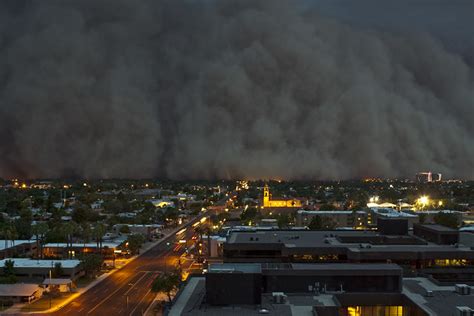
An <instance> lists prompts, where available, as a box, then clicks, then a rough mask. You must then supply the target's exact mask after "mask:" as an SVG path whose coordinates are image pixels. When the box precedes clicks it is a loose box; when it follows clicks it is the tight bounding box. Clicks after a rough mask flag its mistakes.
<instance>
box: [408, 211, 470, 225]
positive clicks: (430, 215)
mask: <svg viewBox="0 0 474 316" xmlns="http://www.w3.org/2000/svg"><path fill="white" fill-rule="evenodd" d="M439 213H444V214H450V215H451V216H454V217H455V218H456V222H457V224H458V225H461V223H462V219H463V212H459V211H451V210H426V211H417V212H415V214H417V215H418V216H420V215H421V216H423V217H424V222H423V223H425V224H434V223H435V217H436V215H438V214H439Z"/></svg>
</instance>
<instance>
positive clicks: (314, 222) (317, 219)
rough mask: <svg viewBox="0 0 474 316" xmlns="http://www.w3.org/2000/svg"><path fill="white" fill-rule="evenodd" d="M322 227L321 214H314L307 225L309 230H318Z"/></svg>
mask: <svg viewBox="0 0 474 316" xmlns="http://www.w3.org/2000/svg"><path fill="white" fill-rule="evenodd" d="M322 227H323V221H322V219H321V216H319V215H315V216H313V218H312V219H311V222H310V223H309V225H308V228H309V229H311V230H319V229H321V228H322Z"/></svg>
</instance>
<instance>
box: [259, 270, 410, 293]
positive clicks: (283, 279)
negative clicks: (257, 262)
mask: <svg viewBox="0 0 474 316" xmlns="http://www.w3.org/2000/svg"><path fill="white" fill-rule="evenodd" d="M262 275H263V278H262V279H263V292H266V293H270V292H285V293H305V292H311V291H316V292H327V291H345V292H374V293H376V292H401V290H402V285H401V284H402V281H401V280H402V269H401V268H400V267H399V266H397V265H395V264H342V263H330V264H324V263H323V264H306V263H292V264H275V263H270V264H262Z"/></svg>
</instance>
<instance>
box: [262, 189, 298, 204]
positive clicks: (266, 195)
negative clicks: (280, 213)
mask: <svg viewBox="0 0 474 316" xmlns="http://www.w3.org/2000/svg"><path fill="white" fill-rule="evenodd" d="M262 206H263V208H299V207H302V206H303V203H301V201H300V200H298V199H273V198H272V195H271V194H270V188H269V187H268V185H265V187H264V188H263V203H262Z"/></svg>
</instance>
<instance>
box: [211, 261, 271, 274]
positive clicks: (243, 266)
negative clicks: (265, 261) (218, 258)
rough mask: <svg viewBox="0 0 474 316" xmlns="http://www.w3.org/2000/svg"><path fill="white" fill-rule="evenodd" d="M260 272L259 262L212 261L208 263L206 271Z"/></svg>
mask: <svg viewBox="0 0 474 316" xmlns="http://www.w3.org/2000/svg"><path fill="white" fill-rule="evenodd" d="M235 272H238V273H260V272H262V268H261V266H260V264H259V263H214V264H211V265H209V269H208V273H235Z"/></svg>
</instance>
